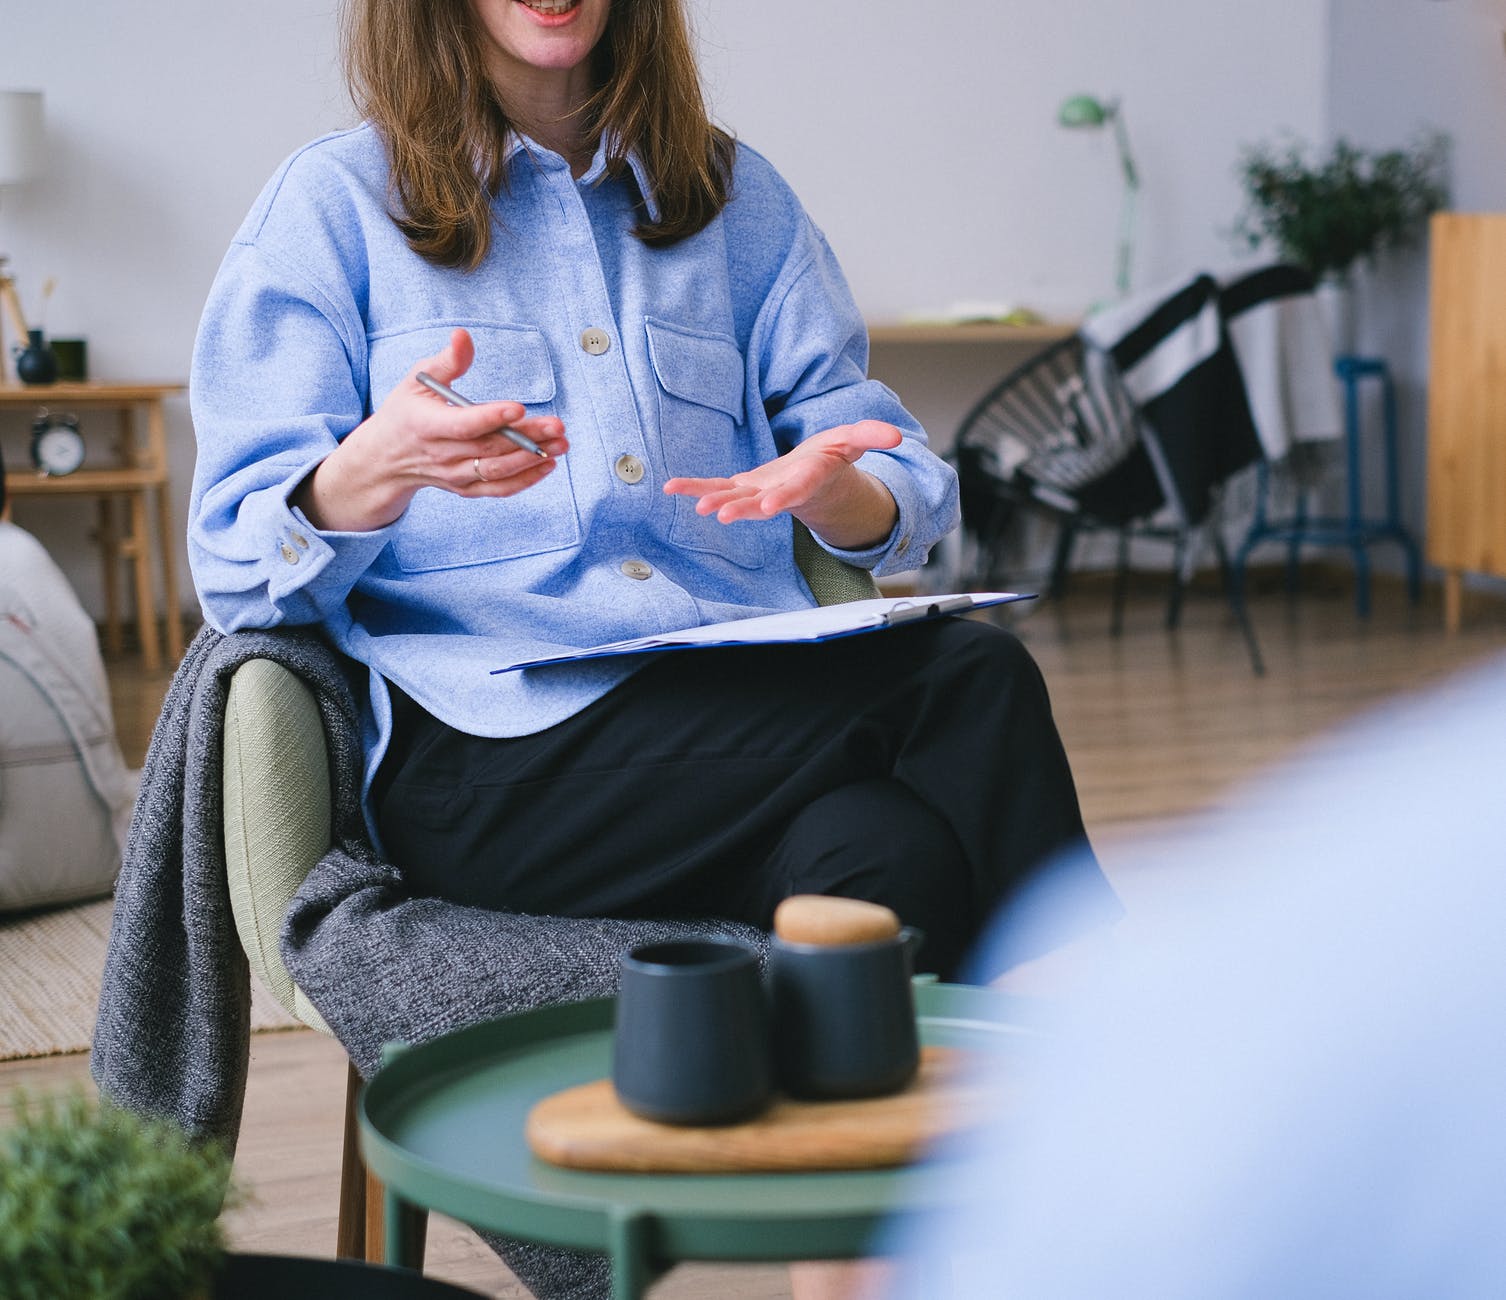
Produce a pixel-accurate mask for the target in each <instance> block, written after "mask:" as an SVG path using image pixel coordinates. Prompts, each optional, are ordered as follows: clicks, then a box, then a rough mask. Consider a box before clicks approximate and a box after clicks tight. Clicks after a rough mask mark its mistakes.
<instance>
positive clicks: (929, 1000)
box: [360, 982, 1033, 1300]
mask: <svg viewBox="0 0 1506 1300" xmlns="http://www.w3.org/2000/svg"><path fill="white" fill-rule="evenodd" d="M915 995H916V1009H917V1014H918V1017H919V1025H920V1036H921V1041H922V1042H923V1043H925V1044H932V1045H936V1046H942V1047H974V1048H985V1049H989V1050H994V1051H998V1050H1006V1051H1007V1050H1009V1048H1010V1045H1011V1040H1013V1041H1016V1042H1017V1041H1019V1040H1020V1038H1021V1037H1023V1036H1024V1035H1028V1034H1031V1033H1032V1032H1033V1031H1032V1030H1031V1029H1030V1028H1029V1027H1028V1025H1027V1024H1026V1023H1024V1020H1023V1018H1022V1016H1021V1003H1020V1002H1019V1001H1018V1000H1016V999H1011V998H1007V997H1005V996H1003V995H1001V994H998V993H995V992H993V991H991V990H988V989H980V988H972V987H964V986H962V985H948V984H934V983H933V984H925V983H920V982H917V984H916V987H915ZM611 1047H612V1000H611V999H609V998H606V999H597V1000H594V1001H590V1002H578V1003H572V1004H570V1005H566V1006H559V1007H549V1008H546V1009H544V1010H541V1011H532V1012H526V1013H524V1014H522V1015H516V1016H508V1017H506V1018H504V1019H501V1020H495V1021H491V1022H488V1023H486V1024H481V1025H476V1026H473V1027H472V1028H469V1029H464V1030H461V1031H459V1032H457V1033H454V1034H449V1035H446V1036H445V1037H443V1038H439V1039H435V1040H434V1041H433V1042H429V1043H424V1044H422V1045H420V1046H417V1047H408V1048H400V1049H398V1050H397V1051H396V1052H394V1053H392V1055H391V1057H390V1059H389V1061H388V1063H387V1064H386V1065H384V1066H383V1068H382V1069H381V1070H380V1071H379V1072H378V1073H377V1075H376V1076H375V1077H374V1078H373V1079H372V1080H371V1082H370V1083H369V1084H368V1085H367V1087H366V1089H365V1090H364V1092H363V1094H362V1098H361V1109H360V1115H361V1148H362V1151H363V1153H364V1155H365V1158H366V1162H367V1164H368V1165H369V1167H370V1168H371V1171H372V1172H373V1173H374V1174H375V1175H376V1176H377V1177H378V1178H379V1179H381V1181H382V1184H383V1186H384V1187H385V1189H386V1206H385V1210H386V1216H387V1233H386V1240H387V1256H386V1257H387V1262H388V1263H389V1264H396V1265H399V1266H404V1267H413V1266H414V1265H416V1264H417V1263H418V1261H417V1260H413V1259H409V1258H405V1253H406V1252H405V1236H406V1234H405V1233H404V1232H403V1231H402V1230H401V1219H402V1210H403V1207H404V1205H407V1206H413V1207H419V1208H422V1209H427V1210H437V1211H439V1212H441V1213H443V1214H447V1215H449V1216H451V1217H452V1218H455V1219H458V1220H460V1221H461V1222H463V1223H468V1224H470V1225H471V1226H473V1227H476V1228H481V1229H486V1230H490V1231H493V1232H499V1233H503V1234H505V1235H507V1236H512V1237H523V1238H526V1239H529V1240H532V1241H540V1242H547V1243H551V1244H553V1245H558V1246H569V1247H574V1248H576V1249H581V1250H597V1251H605V1252H606V1253H607V1254H609V1255H610V1256H611V1260H612V1284H613V1295H614V1297H616V1300H637V1297H639V1296H641V1295H642V1294H643V1291H644V1289H645V1288H646V1287H647V1286H648V1284H649V1283H650V1282H651V1281H652V1280H653V1279H654V1278H655V1277H657V1276H658V1275H659V1274H660V1273H661V1272H662V1271H663V1270H664V1269H666V1268H668V1267H669V1266H670V1265H672V1264H675V1263H678V1262H680V1261H684V1260H711V1259H715V1260H743V1261H752V1260H796V1259H844V1258H855V1257H857V1256H860V1255H862V1254H864V1253H865V1252H867V1251H868V1250H870V1249H871V1247H872V1241H873V1235H874V1232H875V1230H876V1229H877V1228H878V1227H879V1226H880V1225H881V1224H883V1223H884V1222H885V1221H886V1220H887V1219H889V1218H890V1217H891V1216H893V1215H896V1214H902V1213H913V1212H924V1211H929V1210H935V1209H941V1208H944V1207H945V1202H944V1200H943V1199H942V1197H943V1193H942V1192H941V1190H940V1189H939V1187H938V1185H937V1180H935V1179H932V1178H926V1177H923V1176H921V1174H920V1173H919V1172H918V1171H917V1170H916V1169H913V1168H908V1169H882V1170H867V1171H862V1172H856V1173H853V1172H833V1173H775V1174H704V1175H702V1174H608V1173H588V1172H582V1171H579V1170H570V1169H561V1168H558V1167H556V1166H554V1165H550V1164H547V1163H545V1162H544V1161H542V1160H539V1159H537V1158H536V1157H535V1156H534V1155H533V1154H532V1152H531V1151H530V1150H529V1149H528V1145H527V1143H526V1142H525V1140H524V1137H523V1128H524V1122H525V1120H526V1118H527V1116H528V1112H529V1111H530V1110H531V1109H532V1107H533V1106H534V1104H535V1103H536V1102H538V1101H541V1100H542V1099H543V1098H545V1097H547V1096H549V1095H551V1094H552V1093H555V1092H558V1091H560V1090H561V1089H564V1088H570V1087H574V1086H575V1085H577V1084H582V1083H589V1082H590V1081H592V1080H594V1079H601V1078H605V1077H606V1076H607V1075H608V1074H609V1073H610V1070H611Z"/></svg>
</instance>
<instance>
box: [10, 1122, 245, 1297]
mask: <svg viewBox="0 0 1506 1300" xmlns="http://www.w3.org/2000/svg"><path fill="white" fill-rule="evenodd" d="M16 1114H17V1121H16V1124H15V1125H14V1127H12V1128H10V1129H7V1130H4V1131H0V1293H3V1294H4V1295H5V1297H6V1298H7V1300H33V1298H34V1300H57V1298H58V1297H62V1296H67V1297H69V1298H70V1300H137V1297H141V1298H143V1300H145V1298H147V1297H150V1298H151V1300H159V1298H163V1300H182V1298H186V1297H200V1296H205V1295H207V1294H208V1293H209V1287H210V1282H211V1277H212V1275H213V1273H214V1270H215V1268H216V1266H217V1265H218V1264H219V1262H220V1260H221V1258H222V1257H223V1254H224V1249H225V1240H224V1233H223V1229H222V1228H221V1226H220V1222H219V1216H220V1212H221V1210H222V1209H223V1208H224V1207H225V1205H226V1204H227V1202H228V1201H232V1200H235V1199H238V1193H237V1192H236V1191H235V1189H234V1188H233V1186H232V1184H231V1180H230V1158H229V1156H228V1155H227V1154H226V1153H225V1151H224V1150H223V1149H222V1148H220V1147H219V1146H216V1145H213V1144H210V1145H199V1144H196V1143H194V1142H192V1141H190V1140H189V1139H188V1138H187V1137H186V1136H185V1135H184V1134H183V1132H182V1130H180V1129H179V1128H177V1127H176V1126H175V1125H173V1124H171V1123H169V1122H168V1121H166V1120H147V1119H141V1118H138V1117H136V1116H133V1115H129V1114H127V1113H125V1112H124V1111H120V1110H117V1109H115V1108H114V1107H111V1106H109V1105H106V1104H101V1103H97V1102H93V1101H90V1100H88V1099H86V1098H85V1097H84V1096H83V1095H82V1094H78V1093H75V1094H70V1095H67V1096H64V1097H61V1098H48V1099H44V1100H42V1101H40V1102H38V1101H35V1100H32V1099H28V1098H20V1099H18V1101H17V1109H16Z"/></svg>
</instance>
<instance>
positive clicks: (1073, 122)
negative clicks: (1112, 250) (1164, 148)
mask: <svg viewBox="0 0 1506 1300" xmlns="http://www.w3.org/2000/svg"><path fill="white" fill-rule="evenodd" d="M1056 120H1057V122H1058V124H1060V125H1061V126H1067V127H1101V126H1105V125H1107V124H1108V123H1110V122H1112V123H1113V124H1114V140H1115V143H1116V144H1118V146H1119V163H1120V166H1121V167H1122V168H1123V170H1124V207H1123V209H1122V210H1121V212H1120V217H1119V267H1118V274H1117V275H1116V277H1115V284H1116V286H1117V287H1118V290H1119V296H1120V297H1121V298H1127V297H1128V296H1129V291H1130V258H1131V254H1132V252H1133V249H1134V242H1135V200H1136V198H1137V196H1138V195H1139V193H1140V173H1139V172H1138V171H1136V170H1135V160H1134V158H1133V157H1132V156H1131V155H1130V147H1129V132H1128V131H1126V130H1125V128H1124V113H1123V111H1122V110H1121V109H1120V107H1119V101H1118V100H1117V99H1111V100H1109V101H1108V102H1107V103H1104V102H1103V101H1102V100H1098V99H1094V98H1093V96H1092V95H1073V96H1072V98H1071V99H1068V100H1066V101H1065V102H1064V103H1063V104H1062V106H1061V108H1059V109H1058V110H1057V113H1056Z"/></svg>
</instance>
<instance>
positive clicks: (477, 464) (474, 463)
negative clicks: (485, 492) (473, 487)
mask: <svg viewBox="0 0 1506 1300" xmlns="http://www.w3.org/2000/svg"><path fill="white" fill-rule="evenodd" d="M471 468H472V469H473V470H475V471H476V480H477V482H480V483H490V482H491V479H489V478H487V477H486V475H485V474H483V473H482V472H481V457H480V456H472V457H471Z"/></svg>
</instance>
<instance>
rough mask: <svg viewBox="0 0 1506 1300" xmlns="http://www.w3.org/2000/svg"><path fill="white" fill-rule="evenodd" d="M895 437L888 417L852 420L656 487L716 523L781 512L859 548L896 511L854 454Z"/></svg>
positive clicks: (832, 540)
mask: <svg viewBox="0 0 1506 1300" xmlns="http://www.w3.org/2000/svg"><path fill="white" fill-rule="evenodd" d="M903 440H904V436H903V435H902V434H901V433H900V431H899V430H898V429H896V428H895V427H894V426H893V425H892V424H885V423H883V422H882V421H881V420H860V421H858V423H856V424H843V425H838V426H837V427H836V428H834V429H827V430H825V431H824V432H822V433H818V434H815V435H814V436H812V437H810V438H807V439H806V440H805V441H804V442H802V443H801V444H800V445H799V446H798V447H796V448H795V449H794V450H793V451H788V452H786V453H785V454H784V455H783V456H780V457H779V458H778V459H777V460H771V461H769V462H767V463H766V464H763V465H760V466H758V468H757V469H750V470H745V471H744V472H743V473H741V474H733V475H732V476H731V477H730V478H672V479H670V480H669V482H667V483H666V484H665V485H664V490H665V491H666V492H669V493H672V494H674V495H676V496H691V497H698V498H699V500H698V501H697V502H696V507H695V508H696V513H697V514H700V515H710V514H715V515H716V517H717V520H718V521H719V522H720V523H724V524H731V523H736V522H737V521H739V520H743V519H769V518H771V517H773V516H774V515H777V514H784V513H788V514H792V515H794V516H795V518H796V519H798V520H800V522H801V523H803V524H804V525H805V526H806V527H807V528H809V529H810V530H811V531H812V532H813V533H815V534H817V535H818V536H819V537H821V538H822V539H824V540H825V541H826V542H828V543H829V544H830V545H832V546H835V547H838V548H839V549H842V550H864V549H867V548H868V547H870V546H876V545H878V543H879V542H881V541H883V539H884V538H886V537H887V536H888V535H889V533H890V532H891V531H892V530H893V528H894V521H895V519H896V517H897V516H898V513H899V512H898V509H897V507H896V506H895V504H894V498H893V497H892V496H891V495H890V494H889V489H888V488H886V487H885V486H884V485H883V484H882V483H880V482H879V481H878V479H876V478H874V477H873V476H872V475H871V474H866V473H864V472H863V471H862V470H860V469H858V468H857V467H856V465H855V463H854V462H856V461H857V460H858V459H859V458H860V457H861V456H862V455H863V453H864V452H868V451H884V450H887V449H888V448H890V447H897V446H899V444H900V443H901V442H902V441H903Z"/></svg>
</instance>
